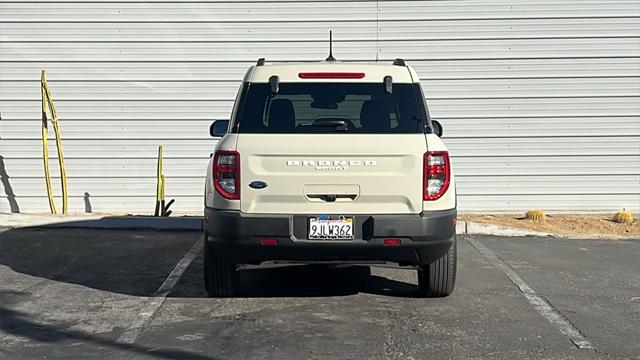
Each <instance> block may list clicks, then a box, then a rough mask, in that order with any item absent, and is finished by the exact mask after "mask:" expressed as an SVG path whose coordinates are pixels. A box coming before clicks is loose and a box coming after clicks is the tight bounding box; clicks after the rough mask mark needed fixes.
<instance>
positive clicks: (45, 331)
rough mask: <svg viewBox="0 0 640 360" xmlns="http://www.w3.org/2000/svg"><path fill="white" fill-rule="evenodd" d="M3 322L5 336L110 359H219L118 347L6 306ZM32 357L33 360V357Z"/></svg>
mask: <svg viewBox="0 0 640 360" xmlns="http://www.w3.org/2000/svg"><path fill="white" fill-rule="evenodd" d="M3 293H4V292H3V291H0V298H2V297H3ZM7 295H8V296H13V295H19V294H18V293H16V292H10V293H9V294H7ZM0 319H2V321H0V330H2V332H4V333H5V334H11V335H12V336H16V337H20V338H26V339H29V340H35V341H37V342H39V343H57V344H60V345H62V344H66V345H69V346H73V347H74V348H75V349H78V343H82V344H85V345H88V346H92V347H93V348H94V349H103V350H104V351H105V352H108V353H109V354H111V355H109V357H111V356H113V354H112V353H110V352H111V351H113V350H116V351H122V352H125V353H134V354H140V355H144V356H146V357H150V358H158V359H203V360H204V359H215V358H213V357H210V356H204V355H201V354H197V353H194V352H191V351H185V350H181V349H175V348H171V349H167V348H164V349H162V348H157V347H153V348H151V347H147V346H143V345H139V344H124V343H118V342H116V341H115V339H114V337H113V336H109V334H103V335H100V334H88V333H85V332H82V331H79V330H73V329H71V328H70V326H71V325H73V324H68V325H65V324H64V323H61V324H56V325H53V324H45V323H41V322H36V321H34V320H32V319H31V317H30V315H29V314H26V313H24V312H21V311H17V310H12V309H8V308H5V307H4V306H0ZM70 343H71V344H70ZM5 345H7V344H5ZM5 350H6V349H5ZM57 350H60V351H61V352H62V349H61V348H59V347H58V348H57ZM22 351H24V349H22ZM34 351H37V348H34ZM76 351H78V350H76ZM55 352H56V350H54V353H50V352H49V350H47V353H46V354H45V355H42V354H36V353H34V354H32V355H34V357H41V356H44V357H45V358H46V357H47V356H51V357H55V355H56V354H55ZM0 354H1V352H0ZM23 355H25V354H23ZM94 355H99V354H94ZM103 355H106V354H103ZM29 357H31V356H30V355H29ZM105 357H106V356H105Z"/></svg>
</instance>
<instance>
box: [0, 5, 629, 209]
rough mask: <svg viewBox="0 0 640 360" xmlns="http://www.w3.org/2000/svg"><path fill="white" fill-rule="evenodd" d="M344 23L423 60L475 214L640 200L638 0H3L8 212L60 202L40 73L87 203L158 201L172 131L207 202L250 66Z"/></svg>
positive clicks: (344, 40)
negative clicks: (50, 180)
mask: <svg viewBox="0 0 640 360" xmlns="http://www.w3.org/2000/svg"><path fill="white" fill-rule="evenodd" d="M329 29H333V30H334V38H335V39H336V43H335V54H336V57H337V58H338V59H340V60H345V61H357V60H360V61H362V60H366V61H371V60H375V59H376V58H377V59H379V60H380V61H391V60H392V59H393V58H395V57H403V58H405V59H407V60H408V62H409V63H410V64H411V65H413V66H414V67H415V68H416V70H417V72H418V73H419V75H420V77H421V80H422V82H423V86H424V88H425V91H426V92H427V97H428V98H429V100H430V102H429V105H430V111H431V114H432V116H433V117H434V118H437V119H441V120H442V123H443V124H444V127H445V133H446V138H445V141H446V143H447V145H448V147H449V149H450V151H451V152H452V154H453V156H454V166H455V170H456V173H457V175H458V181H459V194H460V196H459V205H460V208H461V210H517V209H524V208H531V207H541V208H544V209H556V210H590V209H596V210H612V209H619V208H622V207H626V208H628V209H633V210H635V211H637V210H638V208H640V205H639V204H640V2H638V1H637V0H628V1H624V0H623V1H605V0H600V1H595V0H591V1H590V0H585V1H578V0H561V1H555V0H533V1H522V0H520V1H517V0H512V1H507V0H503V1H446V0H445V1H204V0H203V1H153V0H148V1H122V0H118V1H115V0H113V1H68V0H67V1H12V0H2V2H0V33H1V36H0V41H1V52H0V101H1V105H0V111H1V115H2V120H1V121H0V137H1V139H0V155H1V156H2V159H1V161H2V162H1V163H0V177H2V182H1V183H2V185H0V186H2V187H3V189H2V190H1V191H0V206H1V207H2V209H1V210H2V212H8V211H18V210H19V211H21V212H46V211H48V205H47V200H46V191H45V186H44V180H43V177H42V174H43V169H42V159H41V140H40V103H39V101H40V97H39V96H40V93H39V72H40V69H41V68H45V69H46V70H47V72H48V77H49V79H50V87H51V90H52V92H53V96H54V99H55V101H56V105H57V108H58V113H59V117H60V118H61V129H62V134H63V138H64V140H63V144H64V153H65V158H66V163H67V174H68V177H69V180H68V184H69V194H70V210H71V211H72V212H83V211H85V209H89V208H90V209H91V210H92V211H97V212H101V211H128V212H136V213H141V212H142V213H149V212H151V211H153V207H154V196H155V173H154V172H155V164H156V151H157V146H158V145H160V144H163V145H164V146H165V166H164V168H165V174H166V176H167V179H166V182H167V188H166V193H167V197H169V198H176V203H175V206H174V209H175V210H177V211H200V209H201V207H202V205H201V204H202V193H203V190H202V188H203V176H204V171H205V165H206V162H207V159H208V155H209V153H210V152H211V149H212V148H213V145H214V141H213V140H212V139H211V138H209V137H208V126H209V123H210V121H211V120H212V119H214V118H226V117H228V114H229V112H230V107H231V103H232V99H233V97H234V95H235V92H236V89H237V87H238V85H239V80H240V79H241V76H242V74H243V73H244V71H245V69H246V68H247V67H248V66H250V65H251V64H253V63H254V62H255V60H256V59H257V58H259V57H266V58H267V59H268V61H274V62H275V61H278V62H279V61H287V60H309V61H312V60H314V61H315V60H321V59H324V58H325V57H326V55H327V54H326V53H327V44H326V39H327V33H328V30H329ZM51 154H52V155H54V154H55V151H54V149H53V148H52V149H51ZM52 166H53V169H52V170H53V173H54V174H57V166H56V160H55V158H52ZM55 189H56V191H58V190H59V189H58V187H57V183H56V187H55Z"/></svg>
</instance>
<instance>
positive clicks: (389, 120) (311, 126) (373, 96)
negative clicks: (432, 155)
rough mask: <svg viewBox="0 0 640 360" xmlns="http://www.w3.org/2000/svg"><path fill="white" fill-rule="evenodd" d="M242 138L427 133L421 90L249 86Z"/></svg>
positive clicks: (412, 87) (400, 86)
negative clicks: (255, 135)
mask: <svg viewBox="0 0 640 360" xmlns="http://www.w3.org/2000/svg"><path fill="white" fill-rule="evenodd" d="M243 91H244V94H243V98H242V104H241V107H242V108H241V109H240V111H238V113H237V118H236V119H235V120H236V121H235V122H236V126H235V128H236V129H237V131H238V132H240V133H285V134H287V133H291V134H304V133H343V132H347V133H362V134H378V133H421V132H423V118H424V115H423V114H424V109H423V106H424V105H423V104H421V103H420V102H419V101H418V99H420V98H421V97H420V96H419V94H418V93H417V92H419V91H420V89H419V87H418V85H416V84H393V91H392V93H391V94H389V93H387V92H386V91H385V89H384V85H383V84H382V83H380V84H375V83H366V84H363V83H360V84H358V83H330V84H329V83H280V84H279V90H278V93H277V94H272V93H271V90H270V86H269V84H248V85H246V86H244V89H243Z"/></svg>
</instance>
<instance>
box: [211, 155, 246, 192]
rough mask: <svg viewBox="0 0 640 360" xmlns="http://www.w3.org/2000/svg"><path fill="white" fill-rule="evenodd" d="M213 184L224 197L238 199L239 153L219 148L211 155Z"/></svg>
mask: <svg viewBox="0 0 640 360" xmlns="http://www.w3.org/2000/svg"><path fill="white" fill-rule="evenodd" d="M213 185H214V186H215V188H216V190H218V193H219V194H220V195H222V197H224V198H225V199H230V200H238V199H240V154H239V153H238V152H237V151H227V150H219V151H216V153H215V155H214V157H213Z"/></svg>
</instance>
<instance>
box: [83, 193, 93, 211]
mask: <svg viewBox="0 0 640 360" xmlns="http://www.w3.org/2000/svg"><path fill="white" fill-rule="evenodd" d="M90 198H91V194H89V193H88V192H85V193H84V212H86V213H90V212H93V208H92V207H91V199H90Z"/></svg>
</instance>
